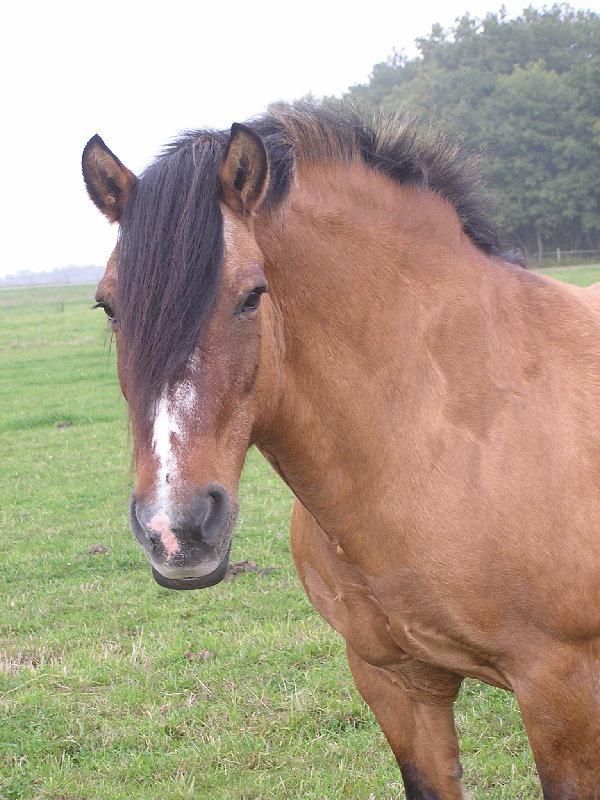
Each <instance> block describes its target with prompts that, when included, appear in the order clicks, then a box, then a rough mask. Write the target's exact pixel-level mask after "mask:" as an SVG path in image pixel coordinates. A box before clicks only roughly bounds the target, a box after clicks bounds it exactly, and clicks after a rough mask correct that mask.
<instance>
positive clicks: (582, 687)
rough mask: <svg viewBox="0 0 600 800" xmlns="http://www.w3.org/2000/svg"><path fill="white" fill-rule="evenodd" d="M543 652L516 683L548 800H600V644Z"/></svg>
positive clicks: (547, 648)
mask: <svg viewBox="0 0 600 800" xmlns="http://www.w3.org/2000/svg"><path fill="white" fill-rule="evenodd" d="M538 649H539V651H540V652H542V653H543V659H536V661H535V662H534V663H527V662H524V663H523V664H522V665H521V667H520V673H521V675H520V677H517V678H516V679H513V681H512V683H513V687H514V690H515V694H516V696H517V700H518V701H519V706H520V708H521V714H522V716H523V722H524V723H525V728H526V730H527V735H528V737H529V741H530V743H531V749H532V751H533V756H534V758H535V762H536V765H537V768H538V773H539V776H540V780H541V783H542V787H543V791H544V800H600V644H599V643H598V642H597V641H595V642H593V643H589V642H586V643H581V644H579V643H578V644H572V645H569V646H559V647H557V646H556V645H553V644H552V643H551V642H546V643H544V644H543V645H542V646H540V647H539V648H538Z"/></svg>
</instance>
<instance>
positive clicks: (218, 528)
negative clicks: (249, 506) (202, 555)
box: [200, 483, 231, 543]
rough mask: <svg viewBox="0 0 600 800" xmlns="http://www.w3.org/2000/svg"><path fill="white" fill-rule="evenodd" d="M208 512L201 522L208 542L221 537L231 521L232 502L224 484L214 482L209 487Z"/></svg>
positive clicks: (204, 537)
mask: <svg viewBox="0 0 600 800" xmlns="http://www.w3.org/2000/svg"><path fill="white" fill-rule="evenodd" d="M206 504H207V508H206V512H205V515H204V519H203V521H202V523H201V526H200V527H201V529H202V536H203V539H204V540H205V541H207V542H209V543H210V542H212V541H214V540H216V539H220V537H221V536H222V534H223V529H224V528H225V527H227V524H228V522H229V512H230V508H231V503H230V500H229V494H228V493H227V489H225V487H224V486H221V484H219V483H212V484H210V486H208V487H207V494H206Z"/></svg>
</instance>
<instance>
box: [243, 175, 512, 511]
mask: <svg viewBox="0 0 600 800" xmlns="http://www.w3.org/2000/svg"><path fill="white" fill-rule="evenodd" d="M340 171H341V170H340ZM356 172H357V173H358V174H355V175H353V176H351V178H353V179H354V180H352V179H348V177H347V176H348V169H347V168H344V172H343V173H342V174H341V175H340V174H337V175H336V174H335V172H328V171H327V170H322V169H321V170H317V168H316V167H315V168H314V170H313V173H314V174H313V175H312V176H311V177H312V178H313V181H312V183H311V181H309V180H306V181H305V182H304V183H302V182H301V183H300V187H301V188H300V189H298V190H297V191H296V193H295V195H294V197H293V198H292V202H291V205H290V207H289V210H288V211H287V212H286V213H285V215H284V216H283V217H282V219H281V221H280V222H279V224H276V225H275V226H273V227H269V226H267V225H263V226H262V227H261V225H260V223H259V225H258V226H257V238H258V240H259V244H260V245H261V248H262V250H263V253H264V254H265V258H266V262H267V272H268V279H269V284H270V286H271V292H272V296H273V298H274V301H275V303H276V305H277V306H278V310H279V313H278V315H277V316H278V319H279V324H280V325H281V336H282V338H283V342H284V348H283V350H284V359H283V360H284V363H283V369H282V380H281V395H280V398H279V405H278V408H277V412H276V413H275V414H273V417H272V419H271V424H270V426H269V430H268V431H266V432H265V435H264V436H263V437H262V439H261V441H260V442H259V445H260V446H262V447H263V449H264V450H265V451H267V452H268V453H269V454H270V455H271V456H272V457H273V458H274V459H275V460H276V462H277V464H278V466H279V468H280V470H281V472H282V474H283V475H284V477H285V479H286V480H287V482H288V483H289V484H290V486H291V487H292V489H293V490H294V492H295V493H296V495H297V496H298V497H300V498H301V499H302V500H303V502H304V503H305V505H307V507H308V508H309V509H310V510H311V511H312V512H313V513H314V514H315V515H316V516H317V518H318V519H319V520H320V521H321V523H322V524H324V525H325V526H326V527H327V526H328V525H329V524H330V523H331V524H332V525H335V524H338V523H339V518H340V517H341V516H343V514H344V513H345V511H346V509H348V508H351V507H353V506H355V503H352V502H351V500H352V497H353V495H355V493H356V492H359V493H360V492H363V491H364V490H365V487H369V486H370V487H373V486H374V485H377V484H380V485H381V484H382V483H385V473H386V471H388V470H389V469H390V465H395V468H396V469H402V465H401V464H398V459H399V458H400V457H402V458H405V459H406V460H407V463H408V461H410V460H413V467H412V468H414V466H415V465H414V458H415V457H416V454H417V453H418V452H419V448H420V447H421V446H422V444H423V441H422V440H423V437H427V436H428V435H429V427H428V424H425V422H424V420H426V421H427V422H428V423H432V424H434V423H435V419H436V418H437V417H438V416H439V414H440V407H442V406H443V405H444V402H445V394H447V393H448V391H449V384H450V383H451V382H452V381H455V380H460V381H462V382H463V384H466V383H468V382H469V381H470V380H472V381H475V383H476V384H477V387H476V388H477V391H476V395H477V397H478V399H479V401H481V402H485V401H486V399H490V400H491V399H492V395H493V391H492V390H491V389H490V388H489V386H488V383H489V381H488V379H487V375H485V374H484V375H482V374H481V369H480V368H481V364H482V363H487V362H488V361H489V352H488V350H489V348H488V345H487V343H486V341H485V339H486V336H487V331H486V330H484V326H483V322H482V320H483V319H484V317H485V314H486V313H488V312H489V308H490V307H491V306H492V295H494V293H496V292H497V285H496V284H497V280H498V278H497V276H496V277H495V276H494V274H493V272H494V270H493V269H492V268H491V267H490V264H489V259H488V258H487V257H486V256H485V255H483V254H481V253H480V252H479V251H478V250H477V249H476V248H475V246H474V245H473V244H472V243H471V242H470V240H469V239H468V238H467V237H466V236H465V235H464V234H463V232H462V230H461V228H460V225H459V222H458V219H457V218H456V214H455V213H454V211H453V209H451V208H450V207H449V206H447V204H446V203H445V202H444V201H442V200H441V199H440V198H438V197H437V196H435V195H432V194H431V193H429V192H419V191H418V190H416V189H413V188H410V187H398V186H396V185H392V184H391V182H390V181H389V180H388V179H385V178H383V177H382V176H379V175H377V174H376V173H373V172H371V171H369V170H366V169H363V170H360V169H359V168H357V170H356ZM340 181H343V182H341V183H340ZM317 184H318V185H319V190H318V192H317V191H315V189H314V188H312V187H314V186H316V185H317ZM496 269H497V268H496ZM509 362H510V359H508V356H507V364H506V367H507V369H508V368H510V363H509ZM470 373H473V377H472V378H471V375H470ZM476 373H479V374H477V375H476ZM472 386H473V383H471V388H472ZM466 397H467V394H466V393H465V392H464V391H463V393H462V395H460V393H459V395H458V396H457V398H456V402H455V403H454V404H453V405H452V406H451V407H452V408H453V409H455V411H456V414H457V415H461V414H462V413H463V411H464V413H466V414H467V415H468V414H469V413H470V412H471V411H472V410H471V409H469V408H467V409H462V408H461V405H460V404H461V402H464V401H465V398H466ZM484 416H485V415H484ZM472 424H473V425H474V426H475V427H477V425H478V424H479V422H477V421H473V423H472ZM482 424H484V423H482ZM398 442H402V449H403V451H404V455H403V456H401V455H400V453H399V451H398Z"/></svg>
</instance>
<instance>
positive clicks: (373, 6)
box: [0, 0, 600, 275]
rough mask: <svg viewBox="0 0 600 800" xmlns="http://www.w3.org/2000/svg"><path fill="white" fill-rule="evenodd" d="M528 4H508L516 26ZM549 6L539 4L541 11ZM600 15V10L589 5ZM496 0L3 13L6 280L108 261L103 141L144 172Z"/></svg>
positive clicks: (67, 7)
mask: <svg viewBox="0 0 600 800" xmlns="http://www.w3.org/2000/svg"><path fill="white" fill-rule="evenodd" d="M524 5H526V3H525V2H523V0H521V2H512V0H506V2H505V6H506V8H507V11H508V13H509V15H511V16H514V15H515V14H517V13H519V12H520V11H521V9H522V7H523V6H524ZM535 5H539V3H535ZM586 7H590V8H593V9H594V10H599V11H600V0H595V1H593V2H589V3H587V4H586ZM498 8H499V3H498V2H494V0H419V1H418V2H410V3H408V2H403V0H361V2H360V3H358V2H350V1H349V0H343V2H340V1H339V0H303V1H302V2H296V3H293V4H292V3H289V2H288V3H286V2H284V0H279V2H273V0H254V1H252V0H249V1H248V2H245V3H241V2H239V1H238V0H221V2H201V1H200V0H197V2H183V1H182V0H170V1H169V2H161V3H156V2H153V0H146V2H137V0H135V1H134V0H120V2H115V1H114V0H97V1H96V2H94V3H91V2H89V0H78V2H73V3H71V2H67V0H53V1H52V2H48V0H39V1H37V2H36V1H35V0H33V1H32V0H30V2H7V3H4V4H3V10H2V12H0V25H1V28H2V37H1V39H2V41H1V43H0V69H1V74H2V76H3V87H2V105H1V107H2V110H3V112H4V113H3V114H2V119H3V121H2V125H1V127H0V131H1V133H0V141H1V144H2V179H3V183H4V191H3V192H2V195H1V200H0V203H1V209H0V211H1V214H2V228H3V232H4V234H3V237H2V239H3V241H2V247H1V250H0V275H4V274H8V273H12V272H15V271H17V270H20V269H52V268H54V267H62V266H67V265H69V264H103V263H105V261H106V259H107V257H108V255H109V253H110V250H111V249H112V245H113V243H114V240H115V236H116V230H115V229H114V228H111V226H109V225H108V223H106V222H105V221H104V219H103V217H102V216H101V215H100V214H99V212H97V211H96V209H95V208H94V207H93V206H92V204H91V202H90V201H89V200H88V199H87V195H86V194H85V191H84V188H83V182H82V179H81V173H80V158H81V151H82V149H83V146H84V145H85V143H86V141H87V140H88V139H89V138H90V136H92V135H93V134H94V133H99V134H100V135H101V136H102V137H103V138H104V140H105V141H106V143H107V144H108V146H109V147H110V148H111V149H112V150H113V151H114V152H115V153H116V154H117V155H118V156H119V158H120V159H121V160H122V161H123V162H124V163H125V164H126V165H127V166H128V167H129V168H130V169H132V170H133V171H134V172H139V171H140V170H141V169H142V168H143V167H144V166H145V165H146V164H147V163H148V162H149V161H150V160H151V159H152V157H153V156H154V155H155V154H156V152H157V151H158V150H159V149H160V147H161V146H162V145H163V144H164V143H165V142H166V141H167V140H169V139H170V138H172V137H173V136H174V135H175V134H176V133H177V132H178V131H181V130H183V129H185V128H190V127H191V128H199V127H228V126H229V125H230V124H231V123H232V122H234V121H243V120H244V119H246V118H248V117H249V116H253V115H254V114H256V113H258V112H260V111H261V110H264V108H265V107H266V105H267V104H268V103H269V102H272V101H274V100H280V99H285V100H293V99H294V98H298V97H300V96H302V95H304V94H306V93H307V92H309V91H312V92H313V94H315V95H317V96H320V95H323V94H339V93H341V92H342V91H344V90H345V89H346V88H348V86H350V85H352V84H354V83H360V82H364V81H365V80H366V79H367V77H368V75H369V73H370V71H371V68H372V67H373V65H374V64H375V63H377V62H379V61H383V60H385V59H386V57H387V56H388V55H389V54H390V53H391V52H392V51H393V49H394V48H395V49H397V50H404V51H405V52H407V53H408V54H410V55H414V53H415V52H416V51H415V48H414V40H415V38H416V37H417V36H423V35H426V34H427V33H428V32H429V31H430V29H431V26H432V24H433V23H435V22H440V23H441V24H442V25H444V26H448V25H450V24H451V23H452V22H453V21H454V20H455V18H456V17H457V16H461V15H462V14H463V13H464V12H465V11H469V12H470V13H471V14H473V15H475V16H483V15H484V14H485V13H486V12H487V11H496V10H497V9H498Z"/></svg>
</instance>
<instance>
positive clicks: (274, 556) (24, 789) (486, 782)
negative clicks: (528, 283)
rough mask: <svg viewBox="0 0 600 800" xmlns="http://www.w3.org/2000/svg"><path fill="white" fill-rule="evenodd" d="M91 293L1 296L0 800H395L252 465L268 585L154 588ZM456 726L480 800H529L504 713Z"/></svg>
mask: <svg viewBox="0 0 600 800" xmlns="http://www.w3.org/2000/svg"><path fill="white" fill-rule="evenodd" d="M553 274H554V275H556V273H553ZM568 276H569V278H571V279H575V281H577V280H581V281H584V282H587V283H589V282H592V281H593V280H600V268H598V269H596V271H595V273H594V275H591V273H589V272H588V271H587V268H586V271H585V272H580V271H577V270H574V269H569V270H568ZM92 294H93V290H92V288H91V287H85V286H76V287H51V288H47V287H45V288H32V289H15V290H4V291H1V292H0V458H1V462H0V463H1V469H0V608H1V609H2V617H1V619H0V625H1V634H0V798H1V800H33V799H34V798H35V800H42V798H43V799H44V800H184V798H190V799H191V798H194V799H195V800H197V799H199V798H201V799H202V800H204V798H207V799H208V798H211V800H212V799H213V798H214V800H259V798H261V799H262V798H269V800H284V799H285V800H289V798H309V799H312V800H338V798H353V799H355V800H392V798H393V799H394V800H397V798H400V797H403V796H404V795H403V791H402V789H401V786H400V780H399V774H398V771H397V769H396V766H395V763H394V761H393V759H392V756H391V753H390V751H389V749H388V747H387V744H386V743H385V740H384V738H383V735H382V734H381V732H380V730H379V728H378V726H377V724H376V723H375V721H374V718H373V717H372V715H371V713H370V711H369V710H368V708H367V707H366V706H365V705H364V704H363V702H362V700H361V699H360V697H359V696H358V694H357V693H356V691H355V690H354V688H353V685H352V681H351V679H350V675H349V671H348V669H347V667H346V664H345V660H344V656H343V646H342V642H341V641H340V640H339V639H338V637H337V636H336V635H335V634H334V633H333V632H332V631H331V630H330V629H329V628H328V627H327V626H326V625H325V623H324V622H322V621H321V620H320V618H319V617H317V615H316V613H315V612H314V611H313V610H312V607H311V606H310V605H309V603H308V601H307V599H306V598H305V596H304V594H303V592H302V589H301V587H300V584H299V582H298V580H297V578H296V577H295V573H294V570H293V567H292V563H291V559H290V556H289V551H288V542H287V538H288V534H287V528H288V515H289V509H290V505H291V497H290V494H289V492H288V491H287V489H286V488H285V487H284V486H283V485H282V483H281V482H280V481H279V479H278V478H276V476H275V475H274V474H273V473H272V471H271V470H270V468H269V467H268V466H267V465H266V463H265V462H264V461H263V460H262V459H261V457H260V456H259V455H258V454H257V453H255V452H251V453H250V455H249V457H248V461H247V464H246V468H245V470H244V475H243V481H242V488H241V501H242V513H241V519H240V523H239V525H238V530H237V534H236V538H235V545H234V552H233V555H232V559H233V560H241V559H250V560H251V561H254V562H256V563H257V564H259V565H261V566H268V567H274V568H275V569H274V571H273V572H271V573H270V574H269V575H266V576H260V575H257V574H245V575H241V576H240V577H238V578H237V579H235V580H233V581H231V582H229V583H225V584H221V585H219V586H217V587H214V588H213V589H209V590H206V591H203V592H181V593H178V592H169V591H167V590H164V589H161V588H160V587H159V586H158V585H157V584H156V583H155V582H154V581H153V580H152V578H151V576H150V571H149V568H148V564H147V562H146V560H145V558H144V556H143V554H142V552H141V550H140V548H139V547H138V546H137V545H136V544H135V543H134V541H133V538H132V536H131V534H130V532H129V527H128V523H127V515H126V510H127V499H128V495H129V491H130V486H131V482H132V476H131V473H130V455H129V441H128V433H127V422H126V412H125V408H124V403H123V401H122V400H121V398H120V395H119V391H118V387H117V384H116V380H115V369H114V353H111V352H110V350H109V347H108V342H107V340H106V334H105V330H104V321H103V315H102V314H101V312H92V311H90V310H88V309H89V306H90V303H91V298H92ZM457 723H458V728H459V731H460V735H461V745H462V762H463V766H464V768H465V780H466V784H467V786H468V787H470V789H471V792H472V796H473V798H474V799H475V800H483V799H484V798H485V799H486V800H490V798H511V799H514V800H517V799H518V800H528V798H539V797H540V793H539V790H538V788H537V781H536V779H535V775H534V770H533V765H532V759H531V756H530V753H529V748H528V745H527V741H526V739H525V736H524V733H523V730H522V726H521V722H520V719H519V715H518V712H517V709H516V704H515V702H514V699H513V698H512V697H511V696H509V695H507V694H505V693H503V692H501V691H499V690H495V689H492V688H489V687H484V686H482V685H480V684H477V683H475V682H473V681H466V682H465V684H464V688H463V690H462V692H461V695H460V698H459V701H458V703H457Z"/></svg>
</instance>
